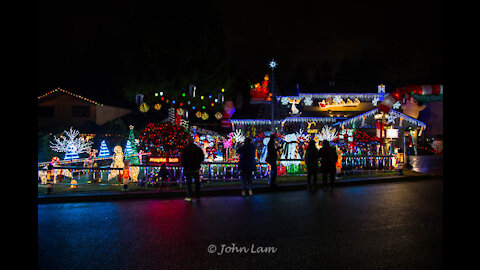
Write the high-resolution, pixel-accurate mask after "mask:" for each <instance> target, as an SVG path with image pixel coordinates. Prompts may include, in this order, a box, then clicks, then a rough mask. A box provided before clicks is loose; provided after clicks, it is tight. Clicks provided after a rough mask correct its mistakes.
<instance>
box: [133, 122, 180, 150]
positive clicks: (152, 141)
mask: <svg viewBox="0 0 480 270" xmlns="http://www.w3.org/2000/svg"><path fill="white" fill-rule="evenodd" d="M187 137H188V133H186V132H185V129H184V128H183V127H181V126H177V125H172V124H170V123H149V124H147V125H146V126H145V129H144V130H143V132H142V135H140V138H139V139H140V148H142V149H143V150H144V151H147V152H152V154H153V155H154V156H166V157H179V156H180V153H181V150H182V149H183V147H185V145H186V143H187Z"/></svg>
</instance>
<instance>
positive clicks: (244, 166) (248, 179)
mask: <svg viewBox="0 0 480 270" xmlns="http://www.w3.org/2000/svg"><path fill="white" fill-rule="evenodd" d="M237 153H238V154H239V155H240V161H239V162H238V169H239V170H240V172H241V177H242V196H245V195H246V194H245V192H246V190H247V188H248V194H249V195H250V196H252V195H253V192H252V177H253V176H252V174H253V171H254V170H255V167H256V166H257V162H256V161H255V145H253V143H252V138H250V137H247V138H245V142H244V144H243V145H242V146H240V148H238V150H237Z"/></svg>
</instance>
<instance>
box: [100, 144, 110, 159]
mask: <svg viewBox="0 0 480 270" xmlns="http://www.w3.org/2000/svg"><path fill="white" fill-rule="evenodd" d="M109 156H110V151H109V150H108V147H107V143H105V140H103V141H102V143H101V144H100V153H99V154H98V157H109Z"/></svg>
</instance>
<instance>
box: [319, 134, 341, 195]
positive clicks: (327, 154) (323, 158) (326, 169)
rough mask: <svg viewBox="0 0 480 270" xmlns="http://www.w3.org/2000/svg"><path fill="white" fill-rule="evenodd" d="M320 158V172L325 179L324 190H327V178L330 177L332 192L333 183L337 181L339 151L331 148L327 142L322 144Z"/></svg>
mask: <svg viewBox="0 0 480 270" xmlns="http://www.w3.org/2000/svg"><path fill="white" fill-rule="evenodd" d="M318 156H319V158H320V171H321V172H322V177H323V190H327V176H330V190H333V182H334V181H335V173H336V167H335V164H336V162H337V159H338V155H337V151H335V149H334V148H333V147H331V146H330V144H329V143H328V141H327V140H324V141H323V143H322V148H320V150H319V151H318Z"/></svg>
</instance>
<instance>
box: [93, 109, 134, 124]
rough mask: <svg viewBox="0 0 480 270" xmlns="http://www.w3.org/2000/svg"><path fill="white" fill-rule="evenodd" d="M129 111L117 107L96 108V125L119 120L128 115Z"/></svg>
mask: <svg viewBox="0 0 480 270" xmlns="http://www.w3.org/2000/svg"><path fill="white" fill-rule="evenodd" d="M130 112H131V110H129V109H124V108H118V107H112V106H105V105H104V106H97V107H96V120H95V121H96V123H97V125H103V124H105V123H107V122H108V121H111V120H114V119H117V118H120V117H122V116H124V115H126V114H128V113H130Z"/></svg>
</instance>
